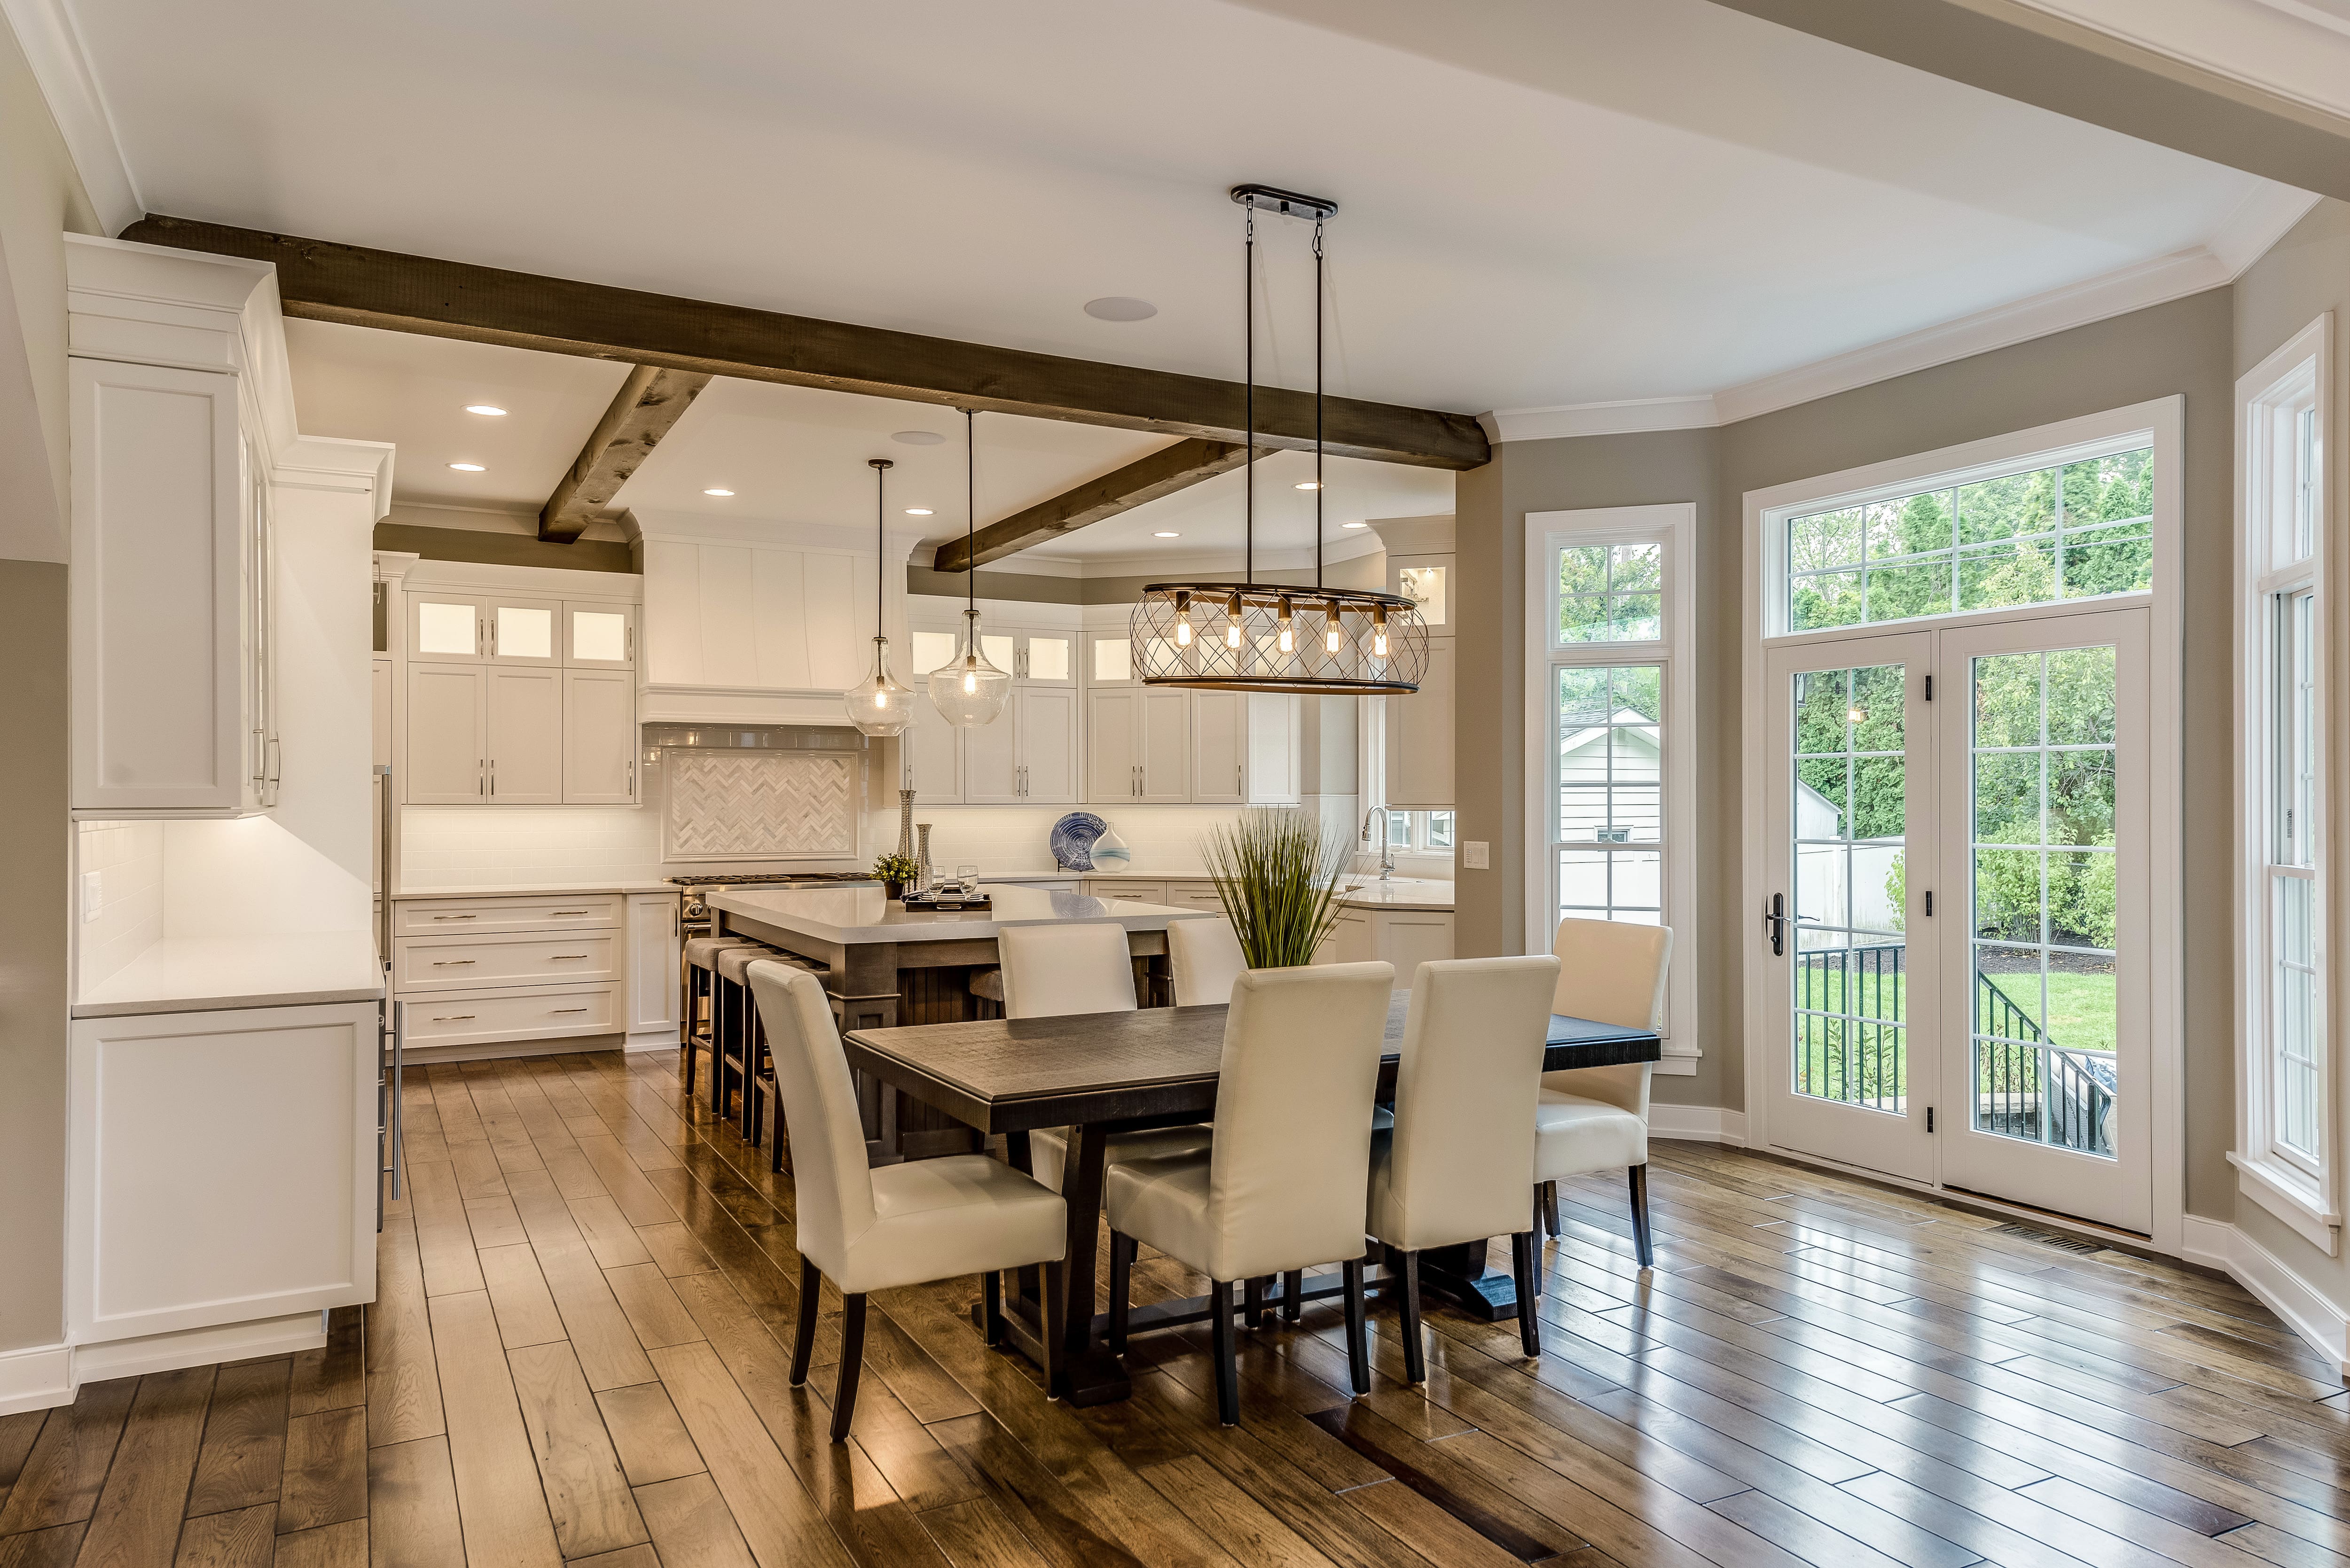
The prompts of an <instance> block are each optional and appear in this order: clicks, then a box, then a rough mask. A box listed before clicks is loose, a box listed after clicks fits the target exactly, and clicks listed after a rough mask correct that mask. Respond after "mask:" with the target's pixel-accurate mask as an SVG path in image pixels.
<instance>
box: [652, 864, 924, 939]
mask: <svg viewBox="0 0 2350 1568" xmlns="http://www.w3.org/2000/svg"><path fill="white" fill-rule="evenodd" d="M667 879H668V880H669V881H671V882H673V883H675V884H676V885H677V886H679V887H680V888H684V889H685V934H686V935H687V936H689V937H706V936H708V935H710V934H711V931H712V928H713V927H714V926H715V925H716V921H715V920H714V919H712V916H711V911H710V900H709V897H708V896H709V895H710V894H712V893H715V892H718V891H720V890H721V889H723V888H835V887H839V886H841V885H843V884H847V883H858V882H862V883H866V884H868V885H869V886H872V887H877V888H878V887H879V886H880V884H879V883H878V882H875V881H874V879H873V878H872V877H869V876H868V875H866V874H865V873H864V872H862V871H722V872H708V871H704V872H700V873H697V874H696V875H694V876H691V877H669V878H667Z"/></svg>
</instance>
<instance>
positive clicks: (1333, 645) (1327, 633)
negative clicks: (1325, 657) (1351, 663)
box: [1322, 605, 1347, 653]
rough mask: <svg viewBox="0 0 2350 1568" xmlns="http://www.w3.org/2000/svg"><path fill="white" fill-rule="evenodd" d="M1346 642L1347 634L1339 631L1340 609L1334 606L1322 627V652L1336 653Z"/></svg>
mask: <svg viewBox="0 0 2350 1568" xmlns="http://www.w3.org/2000/svg"><path fill="white" fill-rule="evenodd" d="M1346 640H1347V634H1346V633H1345V632H1343V631H1340V630H1339V629H1338V607H1337V606H1336V605H1332V606H1331V607H1330V611H1329V616H1328V618H1327V619H1326V620H1325V621H1324V622H1323V625H1322V651H1323V652H1325V653H1336V652H1337V651H1338V649H1340V648H1341V647H1343V646H1344V645H1345V643H1346Z"/></svg>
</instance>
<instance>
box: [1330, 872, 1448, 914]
mask: <svg viewBox="0 0 2350 1568" xmlns="http://www.w3.org/2000/svg"><path fill="white" fill-rule="evenodd" d="M1338 902H1340V903H1341V904H1344V905H1346V906H1347V908H1348V909H1424V910H1430V911H1435V910H1448V911H1449V910H1450V909H1452V907H1453V904H1452V884H1451V883H1450V882H1444V881H1439V880H1437V879H1435V878H1433V877H1395V878H1394V879H1392V880H1391V881H1387V882H1382V881H1380V880H1378V878H1377V877H1372V878H1371V879H1370V880H1368V881H1366V882H1364V883H1362V884H1360V885H1359V886H1357V887H1355V888H1349V889H1347V891H1345V892H1342V893H1340V894H1339V895H1338Z"/></svg>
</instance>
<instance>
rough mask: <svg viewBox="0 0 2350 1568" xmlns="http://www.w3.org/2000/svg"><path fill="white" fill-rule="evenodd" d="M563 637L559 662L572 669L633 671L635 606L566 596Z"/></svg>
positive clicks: (635, 627)
mask: <svg viewBox="0 0 2350 1568" xmlns="http://www.w3.org/2000/svg"><path fill="white" fill-rule="evenodd" d="M563 638H564V642H563V662H564V663H565V664H567V665H568V666H570V667H571V668H572V669H574V670H633V669H635V668H636V663H637V607H636V606H634V605H628V604H614V603H606V602H603V601H600V600H596V599H589V600H586V601H581V600H576V599H566V600H565V601H564V604H563Z"/></svg>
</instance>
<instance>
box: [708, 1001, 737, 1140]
mask: <svg viewBox="0 0 2350 1568" xmlns="http://www.w3.org/2000/svg"><path fill="white" fill-rule="evenodd" d="M730 989H731V988H730V987H729V986H728V985H727V983H726V982H725V981H723V980H721V979H719V978H718V976H717V973H716V971H712V974H711V977H710V1110H711V1114H712V1115H713V1116H725V1114H726V1042H727V1039H728V1037H729V1036H731V1035H732V1034H733V1033H734V1031H733V1024H732V1023H731V1022H730V1014H732V1013H733V1011H734V1004H733V999H732V998H730V997H729V996H728V995H727V992H728V991H729V990H730Z"/></svg>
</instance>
